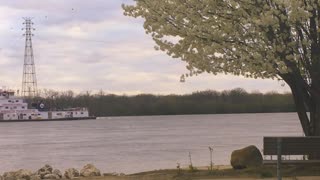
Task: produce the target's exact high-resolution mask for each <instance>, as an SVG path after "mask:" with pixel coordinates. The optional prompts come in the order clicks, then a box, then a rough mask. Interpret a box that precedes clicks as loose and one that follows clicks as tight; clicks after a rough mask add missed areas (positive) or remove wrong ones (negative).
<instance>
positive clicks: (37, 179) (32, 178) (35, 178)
mask: <svg viewBox="0 0 320 180" xmlns="http://www.w3.org/2000/svg"><path fill="white" fill-rule="evenodd" d="M40 179H41V177H40V175H36V174H33V175H32V176H30V180H40Z"/></svg>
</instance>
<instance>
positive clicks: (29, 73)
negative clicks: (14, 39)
mask: <svg viewBox="0 0 320 180" xmlns="http://www.w3.org/2000/svg"><path fill="white" fill-rule="evenodd" d="M23 19H24V20H25V22H24V23H23V25H25V28H23V29H22V30H25V34H24V36H25V37H26V43H25V52H24V65H23V77H22V92H21V94H22V96H23V97H35V96H37V95H38V90H37V77H36V70H35V64H34V56H33V47H32V36H33V34H32V31H34V30H35V29H34V28H33V22H32V19H31V18H23Z"/></svg>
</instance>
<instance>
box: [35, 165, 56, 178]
mask: <svg viewBox="0 0 320 180" xmlns="http://www.w3.org/2000/svg"><path fill="white" fill-rule="evenodd" d="M52 169H53V168H52V166H50V165H49V164H46V165H44V166H43V167H42V168H40V169H39V170H38V171H37V175H40V178H41V179H43V178H44V176H45V175H47V174H52Z"/></svg>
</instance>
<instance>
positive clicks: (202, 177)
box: [80, 166, 320, 180]
mask: <svg viewBox="0 0 320 180" xmlns="http://www.w3.org/2000/svg"><path fill="white" fill-rule="evenodd" d="M282 171H283V176H284V178H283V179H290V180H297V179H298V180H319V179H320V166H284V167H283V169H282ZM80 179H81V180H211V179H221V180H222V179H223V180H231V179H242V180H254V179H255V180H259V179H268V180H273V179H276V167H275V166H262V167H259V168H251V169H243V170H234V169H232V168H231V166H215V167H214V169H213V170H212V171H210V170H208V168H207V167H202V168H199V169H197V170H193V171H191V170H189V169H181V170H178V169H168V170H157V171H149V172H142V173H137V174H132V175H108V174H105V175H104V176H103V177H90V178H80Z"/></svg>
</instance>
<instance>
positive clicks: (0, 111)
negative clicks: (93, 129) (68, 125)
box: [0, 89, 96, 122]
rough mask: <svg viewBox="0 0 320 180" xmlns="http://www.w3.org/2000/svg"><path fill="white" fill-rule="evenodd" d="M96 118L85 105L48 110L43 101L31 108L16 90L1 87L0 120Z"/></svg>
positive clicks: (26, 120)
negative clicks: (16, 93) (90, 114)
mask: <svg viewBox="0 0 320 180" xmlns="http://www.w3.org/2000/svg"><path fill="white" fill-rule="evenodd" d="M89 119H96V117H94V116H89V111H88V109H87V108H85V107H78V108H69V109H65V110H61V111H46V110H45V105H44V103H43V102H40V103H37V104H36V108H30V109H29V106H28V103H27V102H26V101H25V100H24V99H23V98H22V97H19V96H15V95H14V91H10V90H1V89H0V122H35V121H68V120H69V121H71V120H89Z"/></svg>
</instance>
